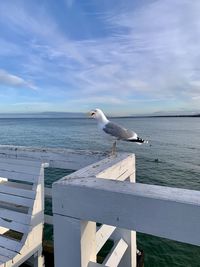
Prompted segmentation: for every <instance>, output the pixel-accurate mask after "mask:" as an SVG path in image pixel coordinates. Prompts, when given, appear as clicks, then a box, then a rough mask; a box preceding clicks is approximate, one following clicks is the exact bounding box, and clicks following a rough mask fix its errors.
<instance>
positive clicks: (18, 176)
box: [0, 170, 36, 183]
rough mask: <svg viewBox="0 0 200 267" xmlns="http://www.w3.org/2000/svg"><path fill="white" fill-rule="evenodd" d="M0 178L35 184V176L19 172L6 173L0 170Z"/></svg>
mask: <svg viewBox="0 0 200 267" xmlns="http://www.w3.org/2000/svg"><path fill="white" fill-rule="evenodd" d="M0 176H2V177H7V178H8V179H11V180H17V181H23V182H29V183H35V179H36V176H35V175H33V174H27V173H21V172H14V171H7V170H0Z"/></svg>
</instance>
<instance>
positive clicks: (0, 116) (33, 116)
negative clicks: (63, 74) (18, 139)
mask: <svg viewBox="0 0 200 267" xmlns="http://www.w3.org/2000/svg"><path fill="white" fill-rule="evenodd" d="M108 117H109V118H116V119H131V118H133V119H137V118H199V117H200V114H194V115H138V116H108ZM0 119H90V118H89V117H87V116H84V115H83V116H77V117H76V116H59V115H58V114H57V115H56V116H52V115H44V114H5V115H4V114H0Z"/></svg>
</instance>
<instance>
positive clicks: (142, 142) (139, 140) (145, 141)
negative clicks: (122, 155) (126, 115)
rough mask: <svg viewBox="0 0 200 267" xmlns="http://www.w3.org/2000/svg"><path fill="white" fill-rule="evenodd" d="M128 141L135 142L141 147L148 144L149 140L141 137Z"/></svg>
mask: <svg viewBox="0 0 200 267" xmlns="http://www.w3.org/2000/svg"><path fill="white" fill-rule="evenodd" d="M126 141H128V142H135V143H137V144H139V145H141V144H148V141H147V140H144V139H142V138H140V137H137V139H128V140H126Z"/></svg>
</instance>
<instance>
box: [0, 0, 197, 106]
mask: <svg viewBox="0 0 200 267" xmlns="http://www.w3.org/2000/svg"><path fill="white" fill-rule="evenodd" d="M30 2H31V4H30ZM30 2H29V4H27V2H26V1H23V3H24V4H21V5H20V4H19V3H18V4H17V5H15V4H12V5H11V4H10V2H9V3H7V2H5V3H1V5H0V11H1V19H0V20H1V23H3V24H4V25H6V27H7V28H9V29H10V30H11V32H12V33H15V34H16V33H17V35H18V36H20V37H22V36H23V37H24V43H25V46H23V47H21V52H23V53H21V54H20V60H19V61H18V64H19V65H20V70H21V73H23V74H24V77H30V78H31V80H34V81H35V82H37V84H38V83H41V84H42V85H43V87H44V88H45V90H43V91H41V92H40V94H43V92H44V93H45V95H48V94H50V93H52V92H51V88H53V87H54V88H57V91H56V92H57V95H59V92H61V91H62V90H65V91H66V97H68V99H71V101H72V102H73V101H75V100H74V99H76V101H77V103H80V105H82V104H85V101H83V100H82V99H83V98H85V99H86V101H88V102H90V103H92V102H96V104H98V103H103V95H104V94H105V95H106V99H105V100H104V102H105V103H110V104H111V105H117V104H118V105H124V107H125V105H126V103H127V102H128V103H132V102H134V101H136V102H137V101H138V102H140V101H141V102H142V101H143V102H145V103H146V105H148V103H151V102H154V101H155V102H159V100H160V101H162V104H163V103H164V101H165V100H166V101H168V100H170V99H173V101H174V103H175V100H176V101H177V105H178V103H179V105H185V106H187V105H189V104H191V103H192V101H195V99H198V98H199V94H200V86H199V84H200V83H199V79H198V78H199V75H200V66H199V64H200V63H199V62H200V53H199V47H200V20H199V13H200V2H199V1H192V2H191V1H188V0H182V1H179V0H157V1H147V0H146V1H139V2H138V4H136V3H135V1H121V2H120V1H119V2H120V8H118V7H117V6H116V7H115V8H114V7H113V8H111V7H110V6H109V5H108V4H106V2H105V1H104V3H105V5H103V4H102V7H101V10H100V11H99V12H97V11H98V10H97V8H96V10H93V11H92V9H90V11H88V14H89V15H88V17H87V19H88V20H89V23H90V24H93V20H92V18H93V17H95V18H96V17H97V18H98V21H99V23H100V26H102V25H104V26H105V25H106V27H105V28H104V33H103V34H102V35H101V36H98V38H97V37H96V35H94V34H93V33H92V32H91V34H90V35H88V34H87V35H86V34H85V35H84V34H82V35H81V36H78V37H77V38H72V37H71V35H70V34H69V32H68V31H67V29H69V28H72V27H70V26H71V25H70V24H68V25H64V26H65V27H63V25H62V27H61V24H60V20H59V17H56V16H55V14H53V13H51V12H48V8H49V6H45V5H43V6H41V5H36V4H34V1H30ZM65 3H66V5H67V7H68V8H69V7H72V5H73V8H75V6H76V5H74V1H72V0H65ZM89 3H90V4H91V2H90V1H89V0H88V1H87V5H89ZM93 5H95V3H93ZM90 7H91V6H90ZM79 8H80V7H79ZM107 8H108V9H107ZM82 11H85V10H82ZM79 12H80V10H79ZM94 14H95V16H92V15H94ZM68 23H69V22H68ZM94 25H95V24H94ZM95 26H96V25H95ZM102 28H103V26H102ZM63 29H66V30H63ZM73 30H74V31H78V29H76V28H74V29H73ZM100 30H102V29H101V28H100ZM100 30H99V28H98V27H96V28H95V32H98V31H100ZM13 45H14V44H13ZM4 47H5V46H4ZM10 48H11V49H8V51H6V53H7V54H9V52H10V55H12V46H10ZM13 51H14V49H13ZM18 53H19V51H18ZM16 55H17V48H16ZM1 75H2V74H1V72H0V82H1V83H2V79H3V80H4V83H5V80H6V83H9V84H10V85H12V86H14V87H18V86H19V84H21V86H23V87H28V88H31V87H32V88H31V89H34V88H33V87H34V86H33V85H31V84H30V83H29V82H27V81H25V80H23V79H22V78H20V77H18V76H14V75H12V74H8V73H5V72H4V73H3V76H6V75H7V76H9V77H7V78H5V77H4V78H1ZM53 93H54V92H53ZM63 95H64V94H63ZM180 103H181V104H180ZM94 104H95V103H94ZM157 104H158V103H157ZM157 104H155V105H157ZM141 108H142V105H141ZM159 108H160V107H159Z"/></svg>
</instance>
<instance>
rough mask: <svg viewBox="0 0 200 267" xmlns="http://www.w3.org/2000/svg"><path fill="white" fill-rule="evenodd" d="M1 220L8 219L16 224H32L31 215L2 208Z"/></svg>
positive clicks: (0, 211)
mask: <svg viewBox="0 0 200 267" xmlns="http://www.w3.org/2000/svg"><path fill="white" fill-rule="evenodd" d="M0 218H6V219H9V220H13V221H15V222H19V223H22V222H23V223H24V224H30V221H31V215H29V214H25V213H22V212H17V211H13V210H8V209H4V208H0Z"/></svg>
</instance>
